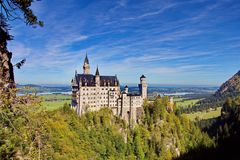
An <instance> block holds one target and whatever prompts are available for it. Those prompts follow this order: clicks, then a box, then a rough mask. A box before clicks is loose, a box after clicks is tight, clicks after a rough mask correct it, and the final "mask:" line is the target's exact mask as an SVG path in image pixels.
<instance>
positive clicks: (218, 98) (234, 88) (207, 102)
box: [195, 71, 240, 110]
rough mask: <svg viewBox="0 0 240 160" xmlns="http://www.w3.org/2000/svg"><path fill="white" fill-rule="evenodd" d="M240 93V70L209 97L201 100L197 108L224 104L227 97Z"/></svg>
mask: <svg viewBox="0 0 240 160" xmlns="http://www.w3.org/2000/svg"><path fill="white" fill-rule="evenodd" d="M239 95H240V71H238V72H237V73H236V74H235V75H234V76H232V77H231V78H230V79H229V80H227V81H226V82H225V83H223V84H222V85H221V86H220V88H219V89H218V90H217V91H216V92H215V93H214V94H213V95H212V96H210V97H209V98H207V99H204V100H202V101H199V102H198V103H197V105H196V106H195V108H198V109H197V110H202V109H208V108H209V107H212V108H215V107H218V106H222V104H223V103H224V101H225V100H226V98H227V97H237V96H239Z"/></svg>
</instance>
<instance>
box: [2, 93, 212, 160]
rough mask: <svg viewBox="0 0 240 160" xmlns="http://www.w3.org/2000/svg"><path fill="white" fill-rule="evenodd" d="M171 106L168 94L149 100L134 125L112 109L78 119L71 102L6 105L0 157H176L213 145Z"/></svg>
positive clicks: (3, 113)
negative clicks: (54, 106)
mask: <svg viewBox="0 0 240 160" xmlns="http://www.w3.org/2000/svg"><path fill="white" fill-rule="evenodd" d="M22 98H23V97H22ZM31 98H36V97H31ZM166 105H167V99H166V98H163V99H157V100H155V101H154V103H153V104H149V103H147V102H146V104H145V106H144V115H143V117H142V121H141V124H139V125H136V126H135V127H134V128H132V129H131V128H129V127H127V124H126V123H125V122H124V121H123V120H121V119H119V118H118V117H116V116H114V115H113V114H112V112H111V110H109V109H107V108H103V109H101V110H100V111H98V112H88V113H86V114H85V115H83V116H82V117H79V116H78V115H76V113H75V112H74V111H73V110H71V109H70V108H69V107H68V106H67V105H65V106H64V107H63V108H60V109H57V110H54V111H45V110H42V109H41V107H37V103H33V104H31V105H28V104H23V105H16V106H14V107H15V108H17V110H16V109H14V110H9V109H7V107H6V106H1V115H2V117H0V120H1V121H0V122H1V124H0V125H1V126H0V155H1V157H0V159H11V158H16V157H20V158H24V159H38V158H41V159H57V160H61V159H62V160H69V159H172V158H173V157H177V156H178V154H179V153H181V154H182V153H185V152H187V151H188V150H190V149H194V148H197V147H199V146H203V147H209V146H212V145H213V141H212V140H211V139H209V137H208V136H207V135H206V134H204V133H202V132H201V131H200V129H199V128H197V127H196V126H195V125H194V124H193V123H191V122H190V121H189V120H188V119H186V118H184V117H180V116H177V115H175V114H174V113H173V112H171V113H169V112H167V111H166ZM17 106H18V107H17ZM3 115H7V118H6V117H3Z"/></svg>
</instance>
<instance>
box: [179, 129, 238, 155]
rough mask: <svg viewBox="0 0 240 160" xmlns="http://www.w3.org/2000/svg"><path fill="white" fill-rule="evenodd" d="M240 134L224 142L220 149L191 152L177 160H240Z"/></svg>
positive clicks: (202, 149) (200, 148) (203, 149)
mask: <svg viewBox="0 0 240 160" xmlns="http://www.w3.org/2000/svg"><path fill="white" fill-rule="evenodd" d="M239 159H240V134H238V135H235V136H232V137H230V138H228V139H225V140H224V141H222V142H221V143H220V144H219V146H218V147H216V148H214V147H212V148H203V147H199V148H197V149H194V150H191V151H189V152H188V153H185V154H183V155H181V156H180V157H178V158H176V159H175V160H239Z"/></svg>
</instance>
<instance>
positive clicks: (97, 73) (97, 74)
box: [95, 66, 100, 76]
mask: <svg viewBox="0 0 240 160" xmlns="http://www.w3.org/2000/svg"><path fill="white" fill-rule="evenodd" d="M95 75H96V76H99V75H100V74H99V70H98V66H97V69H96V73H95Z"/></svg>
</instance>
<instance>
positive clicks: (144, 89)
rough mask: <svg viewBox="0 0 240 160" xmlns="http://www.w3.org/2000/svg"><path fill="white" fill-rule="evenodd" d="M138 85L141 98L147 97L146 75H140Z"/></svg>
mask: <svg viewBox="0 0 240 160" xmlns="http://www.w3.org/2000/svg"><path fill="white" fill-rule="evenodd" d="M138 86H139V90H140V94H141V96H142V98H143V99H146V98H147V82H146V77H145V76H144V75H142V76H141V77H140V84H139V85H138Z"/></svg>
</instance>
